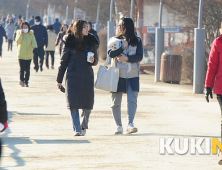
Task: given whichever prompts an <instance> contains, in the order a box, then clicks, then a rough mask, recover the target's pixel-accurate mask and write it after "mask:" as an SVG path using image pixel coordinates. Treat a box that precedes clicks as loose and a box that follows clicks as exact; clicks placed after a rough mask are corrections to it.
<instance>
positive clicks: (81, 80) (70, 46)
mask: <svg viewBox="0 0 222 170" xmlns="http://www.w3.org/2000/svg"><path fill="white" fill-rule="evenodd" d="M96 45H99V42H98V40H97V39H96V38H95V37H94V35H92V34H90V33H88V26H87V22H86V21H84V20H77V21H75V22H74V24H73V31H72V32H71V33H69V34H68V37H67V39H66V42H65V45H64V47H63V51H62V58H61V63H60V67H59V72H58V76H57V82H58V83H57V86H58V88H59V89H61V87H62V81H63V77H64V74H65V72H66V70H67V74H66V90H65V92H66V97H67V106H68V109H70V112H71V120H72V124H73V130H74V135H75V136H83V135H85V133H86V129H88V122H89V115H90V113H91V110H92V109H93V105H94V73H93V69H92V66H95V65H97V63H98V56H97V48H96ZM88 52H92V53H94V57H91V58H90V60H88V61H87V53H88ZM79 109H82V115H81V123H80V120H79Z"/></svg>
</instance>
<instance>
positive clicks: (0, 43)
mask: <svg viewBox="0 0 222 170" xmlns="http://www.w3.org/2000/svg"><path fill="white" fill-rule="evenodd" d="M2 44H3V42H2V41H0V56H2Z"/></svg>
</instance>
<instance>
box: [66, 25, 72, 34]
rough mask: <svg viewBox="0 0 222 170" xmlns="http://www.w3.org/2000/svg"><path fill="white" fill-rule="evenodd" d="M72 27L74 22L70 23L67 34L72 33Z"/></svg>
mask: <svg viewBox="0 0 222 170" xmlns="http://www.w3.org/2000/svg"><path fill="white" fill-rule="evenodd" d="M71 29H73V24H70V25H69V27H68V29H67V31H66V33H67V34H68V33H71V31H72V30H71Z"/></svg>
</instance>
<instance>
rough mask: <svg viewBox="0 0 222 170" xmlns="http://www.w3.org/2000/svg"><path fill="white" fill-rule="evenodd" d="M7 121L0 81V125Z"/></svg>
mask: <svg viewBox="0 0 222 170" xmlns="http://www.w3.org/2000/svg"><path fill="white" fill-rule="evenodd" d="M7 120H8V113H7V105H6V101H5V94H4V91H3V88H2V84H1V79H0V123H2V124H4V123H5V122H7Z"/></svg>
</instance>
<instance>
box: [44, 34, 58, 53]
mask: <svg viewBox="0 0 222 170" xmlns="http://www.w3.org/2000/svg"><path fill="white" fill-rule="evenodd" d="M47 32H48V47H47V48H45V51H55V40H56V34H55V33H54V32H52V31H50V30H47Z"/></svg>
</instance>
